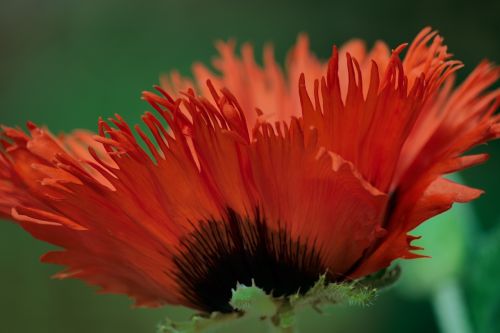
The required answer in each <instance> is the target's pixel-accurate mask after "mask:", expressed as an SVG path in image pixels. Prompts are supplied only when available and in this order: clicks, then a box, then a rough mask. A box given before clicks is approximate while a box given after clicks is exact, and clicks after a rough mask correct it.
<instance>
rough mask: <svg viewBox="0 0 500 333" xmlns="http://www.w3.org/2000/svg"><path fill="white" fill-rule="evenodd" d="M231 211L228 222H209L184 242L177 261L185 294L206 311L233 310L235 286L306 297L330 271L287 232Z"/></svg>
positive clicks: (200, 224)
mask: <svg viewBox="0 0 500 333" xmlns="http://www.w3.org/2000/svg"><path fill="white" fill-rule="evenodd" d="M255 215H256V218H255V221H253V220H250V219H249V218H244V217H242V216H240V215H238V214H237V213H235V212H234V211H233V210H231V209H228V210H227V218H226V220H225V221H216V220H207V221H202V222H200V223H198V224H197V226H196V230H195V231H194V232H192V233H191V234H190V235H189V236H187V237H186V238H184V239H183V240H182V242H181V246H180V249H179V253H178V255H177V256H176V257H175V259H174V260H175V263H176V265H177V268H178V272H177V273H176V275H177V280H178V282H179V284H180V286H181V287H182V293H183V294H184V296H185V297H186V298H187V299H188V300H189V301H190V302H192V303H193V305H195V306H196V307H197V308H198V309H200V310H202V311H206V312H213V311H219V312H232V311H233V309H232V307H231V306H230V305H229V301H230V299H231V290H232V289H234V288H235V287H236V284H237V283H241V284H245V285H251V284H252V282H254V283H255V285H256V286H258V287H259V288H261V289H263V290H264V291H265V292H266V293H268V294H271V293H272V295H273V296H275V297H279V296H287V295H292V294H295V293H297V292H299V293H300V294H303V293H305V292H307V291H308V290H309V288H311V287H312V286H313V285H314V283H315V282H316V281H317V280H318V278H319V276H320V275H321V274H324V273H325V272H326V268H325V267H324V265H323V264H322V260H321V256H320V255H319V253H318V252H317V251H316V250H315V249H314V248H312V247H311V246H306V245H304V244H305V242H301V240H300V239H298V240H292V239H291V238H290V235H289V233H288V232H287V230H286V229H283V230H280V231H272V230H270V229H269V228H268V227H267V224H266V221H265V219H263V218H262V217H260V214H259V213H258V211H257V213H256V214H255Z"/></svg>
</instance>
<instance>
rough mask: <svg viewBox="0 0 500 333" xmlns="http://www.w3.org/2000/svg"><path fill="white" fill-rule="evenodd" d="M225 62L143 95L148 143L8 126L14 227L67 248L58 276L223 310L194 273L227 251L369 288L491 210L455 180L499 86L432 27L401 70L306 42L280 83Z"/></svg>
mask: <svg viewBox="0 0 500 333" xmlns="http://www.w3.org/2000/svg"><path fill="white" fill-rule="evenodd" d="M218 49H219V51H220V54H221V57H220V58H218V59H216V61H215V63H214V65H215V67H216V69H217V70H219V72H220V74H215V73H213V72H211V71H210V70H208V69H207V68H206V67H204V66H202V65H196V66H195V69H194V74H195V75H194V76H195V82H191V81H190V80H188V79H184V78H182V77H180V76H179V75H177V74H174V75H171V76H170V77H167V78H163V80H162V88H160V87H158V92H159V94H153V93H149V92H146V93H144V99H146V100H147V101H148V102H149V103H150V104H151V105H152V106H153V107H154V108H155V109H156V111H157V112H158V115H157V116H155V115H153V114H152V113H146V114H145V115H144V116H143V117H142V119H143V121H144V124H145V125H146V127H147V128H148V133H146V132H144V131H143V130H142V129H141V128H140V127H139V126H136V127H135V128H134V130H133V129H131V128H130V127H129V126H128V125H127V123H126V122H125V121H124V120H123V119H121V118H120V117H119V116H118V115H117V116H115V118H113V119H111V120H110V123H107V122H104V121H102V120H100V121H99V133H98V134H97V135H93V134H91V133H88V132H83V131H78V132H75V133H73V134H71V135H68V136H64V137H59V138H57V137H54V136H53V135H51V134H50V133H49V132H48V130H46V129H44V128H40V127H37V126H35V125H33V124H29V126H28V128H29V132H30V133H29V135H27V134H25V133H24V132H22V131H21V130H18V129H12V128H5V127H4V128H3V130H2V133H1V136H2V137H1V143H2V146H3V149H2V150H1V153H0V164H1V167H2V168H1V169H0V195H1V196H0V214H2V216H6V217H11V218H12V219H14V220H16V221H17V222H18V223H19V224H20V225H21V226H22V227H23V228H25V229H26V230H27V231H28V232H30V233H31V234H32V235H33V236H34V237H36V238H38V239H41V240H43V241H46V242H49V243H52V244H55V245H57V246H59V247H61V248H62V250H60V251H56V252H51V253H48V254H46V255H45V256H44V257H43V260H44V261H45V262H50V263H56V264H61V265H64V266H66V267H67V269H66V270H65V271H64V272H62V273H60V274H58V277H61V278H66V277H75V278H80V279H83V280H85V281H87V282H89V283H90V284H94V285H98V286H100V287H101V288H102V291H103V292H113V293H123V294H128V295H130V296H132V297H133V298H135V299H136V301H137V304H138V305H145V306H156V305H161V304H166V303H169V304H183V305H186V306H190V307H194V308H198V309H200V310H206V311H209V310H211V309H212V308H210V307H209V306H208V305H207V304H203V302H202V301H200V299H201V298H200V297H197V295H195V292H194V291H192V290H191V291H190V290H186V287H187V286H191V287H193V288H196V287H197V286H200V285H203V283H201V282H200V281H198V280H196V281H185V280H186V279H187V278H188V277H186V276H183V274H184V273H186V272H187V273H189V277H191V278H196V279H203V276H204V274H209V273H210V271H211V270H212V268H214V267H215V268H217V269H219V268H220V267H219V266H217V265H218V264H217V262H215V261H217V260H219V259H220V260H222V259H227V258H222V255H221V254H220V253H227V256H234V255H239V256H241V258H242V260H244V261H245V262H248V265H247V266H251V265H252V264H253V263H255V262H258V263H259V265H260V264H261V263H262V261H252V260H251V258H249V257H251V256H256V257H258V256H262V255H263V253H265V254H266V255H269V253H271V256H272V258H271V259H269V260H267V259H266V260H265V263H269V262H273V263H275V262H277V263H279V262H280V260H282V261H286V265H284V267H285V266H286V268H287V269H290V265H292V266H294V267H293V269H294V270H292V271H291V272H295V271H300V272H301V273H303V272H307V274H309V275H310V274H316V273H317V274H321V273H324V272H325V271H327V272H328V274H329V278H330V279H331V280H337V281H339V280H340V281H341V280H344V279H353V278H358V277H361V276H364V275H367V274H370V273H373V272H376V271H377V270H380V269H382V268H384V267H387V266H388V265H389V264H390V262H391V261H392V260H394V259H397V258H413V257H416V256H417V255H416V254H414V253H413V252H412V250H415V249H416V247H414V246H412V245H411V241H412V240H413V239H414V238H415V237H413V236H409V235H408V232H409V231H411V230H412V229H414V228H415V227H416V226H417V225H419V224H420V223H422V222H423V221H425V220H427V219H429V218H430V217H432V216H434V215H436V214H439V213H441V212H443V211H445V210H447V209H449V208H450V207H451V205H452V204H453V203H454V202H467V201H470V200H472V199H474V198H476V197H478V196H479V195H480V194H481V191H479V190H476V189H472V188H469V187H466V186H464V185H459V184H455V183H453V182H451V181H449V180H446V179H445V178H443V175H445V174H447V173H450V172H454V171H458V170H461V169H464V168H466V167H469V166H472V165H475V164H478V163H480V162H482V161H484V160H485V159H486V156H485V155H472V156H463V154H464V152H466V151H467V150H469V149H470V148H471V147H473V146H475V145H478V144H480V143H483V142H486V141H488V140H491V139H495V138H497V137H498V136H499V135H500V118H499V116H498V115H495V114H494V112H495V110H496V107H497V104H498V99H499V91H498V90H496V91H488V89H489V87H490V86H491V85H492V84H493V83H494V82H496V80H497V79H498V76H499V70H498V68H496V67H494V66H493V65H491V64H489V63H487V62H483V63H482V64H480V65H479V66H478V67H477V68H476V69H475V70H474V71H473V73H472V74H471V75H470V76H469V78H468V79H467V80H465V82H464V83H462V85H460V86H459V87H458V88H456V89H454V88H453V73H454V72H455V71H456V70H457V69H458V68H459V67H460V63H459V62H457V61H453V60H450V55H449V54H448V53H447V51H446V47H445V46H444V45H443V40H442V38H441V37H440V36H438V35H436V33H434V32H431V30H430V29H424V30H423V31H422V32H421V33H420V34H419V35H418V36H417V37H416V39H415V40H414V41H413V43H412V44H411V45H410V46H409V47H408V50H407V51H406V54H405V56H404V58H403V59H402V60H401V57H400V55H401V53H402V52H404V49H405V45H402V46H400V47H398V48H396V49H395V50H394V51H392V52H390V51H389V48H388V47H387V46H386V45H385V44H384V43H382V42H378V43H377V44H376V45H375V47H374V48H373V50H371V51H369V52H368V51H366V49H365V47H364V45H363V43H362V42H361V41H353V42H350V43H348V44H346V45H345V46H344V47H342V48H340V50H337V49H336V48H334V51H333V54H332V57H331V58H330V60H329V62H328V63H323V62H321V61H319V60H317V59H316V58H315V57H314V56H313V55H312V54H311V53H310V51H309V50H308V46H307V39H306V38H305V37H300V38H299V41H298V43H297V45H296V47H295V48H294V49H293V51H292V52H291V54H290V56H289V58H288V62H287V71H286V76H285V74H284V73H283V72H282V71H281V70H280V68H279V66H278V65H277V64H276V62H275V61H274V58H273V56H272V50H271V49H270V48H267V49H266V50H265V55H264V67H260V66H259V65H257V64H256V62H255V60H254V58H253V52H252V49H251V47H250V46H248V45H246V46H244V47H243V49H242V56H241V58H240V57H238V56H236V55H235V54H234V45H233V44H232V43H229V44H224V43H219V44H218ZM207 80H208V82H207V83H206V82H205V81H207ZM165 122H166V123H167V124H168V127H167V126H164V125H163V124H164V123H165ZM167 128H168V129H167ZM138 137H139V138H140V139H138ZM140 141H142V143H141V142H140ZM143 147H147V148H146V149H145V148H143ZM228 212H229V213H228ZM235 216H236V217H235ZM230 221H233V222H234V221H237V223H239V224H240V226H238V227H235V226H234V223H233V224H231V223H230ZM263 221H264V222H263ZM241 224H244V225H241ZM207 225H208V226H209V228H210V230H211V231H210V232H207V233H205V234H203V233H200V230H208V229H207ZM214 225H215V226H214ZM263 228H264V229H265V231H262V229H263ZM254 229H255V230H257V231H255V232H254V231H253V230H254ZM193 235H196V236H193ZM282 235H284V236H283V237H284V239H285V240H283V239H282ZM217 242H218V243H219V245H217V244H214V243H217ZM257 243H258V244H257ZM220 244H223V246H222V247H221V245H220ZM186 248H189V251H188V253H189V255H187V254H186ZM198 249H201V250H200V251H198ZM304 249H305V250H304ZM196 251H198V252H196ZM298 252H300V253H298ZM207 253H211V254H215V256H216V258H213V257H207V255H206V254H207ZM217 253H218V254H217ZM311 253H313V254H314V260H313V259H311V258H308V257H307V256H308V255H309V254H311ZM189 256H192V258H191V259H193V261H192V263H193V265H194V266H196V265H198V264H200V263H201V262H202V264H201V265H206V266H204V267H194V266H193V267H188V268H186V267H187V265H186V261H188V262H189V260H190V258H189ZM311 256H312V254H311ZM238 258H240V257H238ZM194 259H196V260H194ZM198 259H199V260H198ZM183 260H184V261H183ZM197 260H198V261H197ZM259 260H260V259H259ZM180 262H181V263H180ZM205 262H206V264H204V263H205ZM313 263H314V264H313ZM261 266H262V265H261ZM309 266H311V267H312V266H314V267H315V269H320V270H322V271H318V272H317V271H312V273H311V271H310V270H308V267H309ZM238 267H239V266H238ZM263 267H267V266H265V265H263ZM215 268H214V269H215ZM240 271H241V269H239V268H238V269H236V268H235V270H233V271H231V269H229V273H228V274H229V275H230V276H233V275H231V274H234V278H235V281H234V282H235V283H236V282H237V281H236V279H237V278H240V275H238V274H240V273H241V272H240ZM252 272H253V271H251V273H252ZM287 272H288V271H287ZM307 274H305V275H307ZM305 275H304V276H305ZM266 281H267V280H266ZM257 282H258V279H257ZM298 286H299V287H300V286H301V285H300V283H299V285H298ZM293 287H296V286H295V285H293Z"/></svg>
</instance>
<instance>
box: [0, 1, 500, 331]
mask: <svg viewBox="0 0 500 333" xmlns="http://www.w3.org/2000/svg"><path fill="white" fill-rule="evenodd" d="M499 11H500V2H498V1H483V0H479V1H473V2H470V1H467V2H458V1H436V0H421V1H412V2H408V1H385V2H380V1H342V2H340V1H339V2H337V3H335V2H333V1H302V2H293V1H250V0H246V1H243V0H233V1H222V0H212V1H193V0H184V1H181V0H178V1H172V0H163V1H132V0H109V1H74V0H58V1H56V0H45V1H42V0H38V1H36V0H19V1H5V0H1V1H0V123H3V124H7V125H11V126H12V125H23V124H24V123H25V122H26V121H27V120H32V121H34V122H36V123H39V124H46V125H48V126H49V127H50V128H51V129H52V130H53V131H54V132H56V133H57V132H60V131H69V130H71V129H73V128H88V129H95V128H96V120H97V118H98V117H99V116H103V117H108V116H111V115H113V114H114V113H116V112H118V113H120V114H121V115H122V116H124V117H125V118H126V119H127V120H128V121H129V122H131V123H136V122H139V116H140V114H141V113H142V112H143V111H144V110H146V109H148V105H146V104H145V103H144V102H142V101H141V100H140V98H139V96H140V92H141V91H142V90H146V89H150V88H151V86H152V85H153V84H155V83H156V82H157V81H158V75H159V74H160V73H162V72H168V71H170V70H172V69H178V70H180V71H181V73H183V74H189V69H190V65H191V64H192V63H193V62H194V61H197V60H202V61H204V62H208V61H209V60H210V59H211V57H212V56H213V55H214V54H215V50H214V48H213V42H214V41H215V40H216V39H227V38H230V37H234V38H236V39H237V41H240V42H241V41H251V42H252V43H253V44H254V45H256V49H257V50H261V46H262V44H263V43H265V42H273V43H274V44H275V48H276V54H277V57H278V59H279V60H282V59H284V57H285V54H286V51H287V50H288V49H289V48H290V47H291V45H292V43H293V42H294V41H295V38H296V36H297V34H298V33H299V32H307V33H308V34H309V35H310V38H311V46H312V49H313V50H314V51H315V52H316V54H318V55H319V56H320V57H322V58H326V57H328V55H329V52H330V50H331V45H332V44H333V43H336V44H341V43H343V42H345V41H346V40H348V39H349V38H352V37H360V38H363V39H365V40H366V41H367V42H368V43H373V42H374V41H375V40H377V39H383V40H385V41H387V42H388V43H389V45H390V46H396V45H398V44H399V43H401V42H406V41H411V39H412V38H413V37H414V35H415V34H416V33H417V32H418V31H419V30H420V29H421V28H422V27H423V26H425V25H432V26H433V27H434V28H437V29H438V30H439V31H440V32H441V33H442V35H444V37H445V39H446V42H447V44H448V45H449V47H450V50H451V52H452V53H454V54H455V56H456V57H457V58H458V59H461V60H463V61H464V63H465V64H466V67H465V68H464V69H463V70H462V72H461V74H460V78H463V77H464V75H465V74H467V73H469V72H470V71H471V70H472V68H473V67H474V66H475V65H476V64H477V63H478V62H479V61H480V60H481V59H482V58H484V57H487V58H489V59H491V60H496V61H498V59H500V44H499V40H498V33H499V32H500V20H498V13H499ZM478 150H480V151H486V152H490V153H492V157H491V159H490V161H489V162H488V163H487V164H486V165H483V166H480V167H477V168H475V169H473V170H468V171H466V172H465V173H464V174H463V175H462V177H463V178H464V179H465V181H466V182H467V183H468V184H472V185H474V186H476V187H479V188H482V189H485V190H486V192H487V194H486V195H484V196H483V197H481V198H480V199H479V200H477V201H476V202H474V204H473V209H474V213H475V216H476V218H475V219H473V218H470V219H468V221H465V222H464V223H462V224H465V225H466V226H465V227H464V226H463V225H459V224H453V223H452V224H448V225H449V226H450V227H449V228H450V229H449V230H448V231H447V230H444V231H442V230H441V232H442V233H441V234H440V235H454V232H452V231H453V230H454V229H455V228H458V226H460V228H462V229H460V230H463V232H462V233H461V234H460V235H459V236H457V237H458V238H453V237H452V236H450V237H452V239H451V240H448V241H446V240H445V241H443V243H444V244H450V243H451V244H453V246H455V247H456V244H457V242H460V244H461V245H460V246H462V250H460V251H462V252H463V253H462V252H460V251H458V252H460V253H459V255H458V257H460V260H463V261H464V262H463V263H460V264H459V265H458V264H457V265H455V266H456V267H455V266H454V267H453V269H452V271H453V273H452V274H451V273H450V274H451V275H452V276H453V278H455V279H457V280H459V282H460V286H461V287H462V290H463V293H464V295H465V297H466V306H467V308H468V316H470V318H471V321H472V323H473V324H472V325H473V326H474V327H475V329H476V330H478V331H480V332H494V328H493V327H494V326H492V325H495V323H494V319H493V318H494V317H495V315H497V314H498V315H499V317H500V297H499V295H500V293H499V291H500V290H499V288H497V287H496V285H497V284H498V283H496V281H498V279H496V278H495V277H498V278H500V273H499V270H500V268H499V266H500V264H499V263H498V262H499V261H498V260H496V258H497V257H496V254H499V255H500V250H499V241H500V237H499V236H500V233H499V232H498V228H499V227H498V225H499V222H500V219H499V217H500V214H499V213H498V210H497V207H498V198H499V197H500V181H499V180H500V179H499V175H498V170H499V167H500V145H499V143H498V142H495V143H490V144H489V145H488V146H483V147H480V148H478ZM469 213H470V211H469ZM456 216H458V219H460V217H462V216H463V215H462V214H457V215H456ZM472 220H474V221H475V223H471V221H472ZM450 237H447V238H450ZM445 238H446V237H445ZM440 239H441V238H440ZM447 242H448V243H447ZM49 248H50V247H49V246H48V245H46V244H42V243H40V242H38V241H35V240H33V239H32V238H31V237H30V236H28V235H27V234H26V233H24V232H23V231H22V230H21V229H20V228H18V227H17V226H16V225H13V224H11V223H9V222H3V223H2V224H1V225H0V319H1V320H0V331H1V332H7V333H11V332H12V333H18V332H19V333H25V332H37V333H45V332H47V333H48V332H50V333H61V332H75V333H76V332H121V333H126V332H141V333H142V332H154V330H155V329H154V327H155V325H156V324H157V323H158V322H159V321H160V320H161V319H162V318H163V317H165V316H166V315H172V316H174V317H178V318H182V317H185V316H186V315H187V312H186V311H179V310H172V309H169V308H163V309H157V310H147V309H131V307H130V304H131V303H130V301H128V300H127V299H126V298H125V297H121V296H109V295H108V296H99V295H96V294H95V293H94V292H93V291H92V289H91V288H89V287H88V286H86V285H84V284H83V283H81V282H79V281H55V280H51V279H49V276H50V275H51V274H53V273H55V272H56V271H57V270H58V268H57V267H54V266H48V265H42V264H40V263H39V261H38V257H39V256H40V255H41V254H42V253H44V252H45V251H47V250H48V249H49ZM464 249H465V250H464ZM435 251H437V252H436V254H438V253H440V252H442V253H448V252H449V248H447V247H445V246H443V247H442V248H438V249H437V250H435ZM433 256H434V253H433ZM442 260H443V263H444V265H446V264H447V263H448V264H450V260H449V259H447V257H446V256H445V257H444V259H442ZM436 262H439V261H436ZM410 265H413V263H410ZM415 265H417V266H414V268H415V267H418V265H420V264H415ZM432 267H433V268H432V269H431V270H429V271H430V274H431V276H432V273H437V274H438V273H440V271H441V270H442V269H441V268H440V266H439V265H438V266H436V265H434V266H432ZM457 267H459V268H457ZM408 271H409V272H411V268H409V269H408ZM417 271H418V270H417ZM407 275H408V274H407ZM438 275H439V274H438ZM451 275H450V276H451ZM407 279H409V280H407V281H406V282H405V283H404V285H409V286H410V287H409V290H410V289H412V288H411V287H412V286H413V287H415V285H418V281H417V279H416V278H415V279H413V280H412V277H411V276H410V277H407ZM404 285H403V286H401V287H399V288H395V289H392V290H391V291H389V292H387V293H384V294H382V295H381V296H380V297H379V299H378V300H377V302H376V305H375V306H372V307H368V308H363V309H354V308H339V310H338V311H337V312H336V313H335V314H334V315H333V316H330V317H326V318H325V317H321V316H318V315H315V314H312V313H306V314H304V315H303V316H302V317H301V318H302V319H301V320H302V323H303V325H309V326H308V330H304V329H303V330H302V331H303V332H347V331H350V332H403V331H404V332H422V331H425V332H438V331H439V330H438V323H437V321H436V320H435V318H434V315H433V310H432V306H431V301H430V299H431V297H432V296H429V294H428V292H427V291H426V290H424V289H425V287H422V288H420V289H421V290H420V289H419V288H414V289H416V291H415V292H404V290H403V292H401V290H402V289H404ZM409 295H412V296H411V297H409ZM415 295H417V297H415ZM490 321H491V323H490ZM246 330H247V331H248V332H253V331H256V328H252V327H247V328H246ZM241 332H243V331H241Z"/></svg>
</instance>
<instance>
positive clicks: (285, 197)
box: [250, 119, 387, 279]
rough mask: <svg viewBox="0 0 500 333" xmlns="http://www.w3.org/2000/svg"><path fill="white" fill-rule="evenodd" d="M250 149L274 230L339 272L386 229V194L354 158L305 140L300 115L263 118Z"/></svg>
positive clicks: (340, 275)
mask: <svg viewBox="0 0 500 333" xmlns="http://www.w3.org/2000/svg"><path fill="white" fill-rule="evenodd" d="M312 136H314V134H312ZM250 155H251V165H252V170H253V176H254V179H255V186H256V189H257V193H258V194H259V198H260V200H261V202H260V203H259V206H260V207H262V211H263V214H264V215H265V216H266V218H267V219H268V220H269V221H270V222H271V223H272V225H273V227H274V228H275V229H276V230H285V232H286V233H287V234H290V235H291V237H292V239H294V240H300V241H301V242H305V243H307V244H308V246H309V247H310V248H314V249H316V250H317V251H319V253H320V255H321V257H322V259H323V260H324V262H325V263H326V267H327V269H328V271H329V273H330V274H332V275H333V276H335V277H336V278H340V279H342V278H343V277H344V275H343V273H344V272H346V271H347V270H348V269H349V268H350V267H351V266H352V265H353V264H354V263H355V261H356V260H357V259H358V258H359V257H360V256H361V254H362V253H363V251H364V250H365V249H366V248H367V247H368V246H369V245H371V244H372V242H373V241H374V240H375V239H376V238H377V237H380V236H381V235H382V234H383V229H382V228H381V227H380V223H381V221H382V219H381V217H382V215H383V212H384V210H385V206H386V203H387V196H386V195H385V194H384V193H382V192H380V191H378V190H377V189H375V188H374V187H373V186H371V185H370V184H369V183H368V182H367V181H366V180H364V179H363V178H362V176H361V175H360V174H359V172H358V171H357V170H356V169H355V167H354V166H353V165H352V164H351V163H348V162H346V161H345V160H343V159H342V158H341V157H340V156H338V155H337V154H334V153H331V152H328V151H326V150H324V149H320V148H319V146H318V142H317V140H314V139H313V138H311V137H310V138H309V139H308V140H306V139H305V135H304V133H303V130H302V128H301V126H300V124H299V122H298V120H296V119H295V120H292V122H291V124H290V126H289V127H288V126H287V125H286V124H282V126H279V127H277V128H276V129H274V128H273V127H272V126H271V125H269V124H263V125H262V128H261V129H260V130H259V132H258V134H257V135H256V138H255V142H253V143H252V145H251V147H250Z"/></svg>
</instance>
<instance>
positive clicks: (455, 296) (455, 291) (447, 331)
mask: <svg viewBox="0 0 500 333" xmlns="http://www.w3.org/2000/svg"><path fill="white" fill-rule="evenodd" d="M432 305H433V308H434V314H435V316H436V319H437V321H438V325H439V328H440V330H441V332H442V333H472V332H473V331H472V327H471V324H470V322H469V316H468V313H467V309H466V305H465V302H464V297H463V294H462V290H461V289H460V286H459V285H458V282H457V281H456V280H454V279H451V280H448V281H445V282H444V283H443V284H442V285H441V286H440V287H439V288H437V289H436V291H435V292H434V295H433V297H432Z"/></svg>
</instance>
